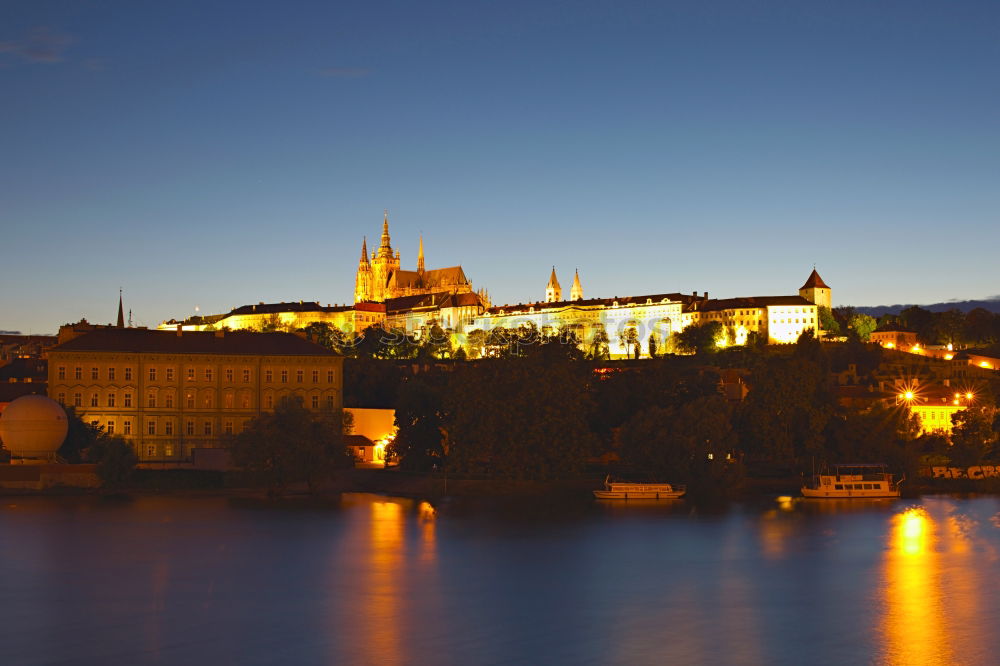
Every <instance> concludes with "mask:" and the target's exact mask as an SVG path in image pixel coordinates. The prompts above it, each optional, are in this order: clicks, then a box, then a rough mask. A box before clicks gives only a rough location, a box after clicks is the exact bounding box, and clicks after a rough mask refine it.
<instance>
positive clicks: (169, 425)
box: [163, 421, 174, 456]
mask: <svg viewBox="0 0 1000 666" xmlns="http://www.w3.org/2000/svg"><path fill="white" fill-rule="evenodd" d="M163 434H164V435H172V434H174V422H173V421H167V422H166V423H164V424H163ZM167 455H168V456H169V455H170V452H169V451H168V452H167Z"/></svg>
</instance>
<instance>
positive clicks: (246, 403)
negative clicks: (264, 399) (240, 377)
mask: <svg viewBox="0 0 1000 666" xmlns="http://www.w3.org/2000/svg"><path fill="white" fill-rule="evenodd" d="M240 407H242V408H243V409H249V408H250V396H248V395H247V394H246V393H244V394H243V395H242V396H240Z"/></svg>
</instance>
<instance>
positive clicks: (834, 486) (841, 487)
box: [833, 483, 844, 490]
mask: <svg viewBox="0 0 1000 666" xmlns="http://www.w3.org/2000/svg"><path fill="white" fill-rule="evenodd" d="M833 489H834V490H843V489H844V484H842V483H835V484H833Z"/></svg>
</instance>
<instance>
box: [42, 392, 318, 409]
mask: <svg viewBox="0 0 1000 666" xmlns="http://www.w3.org/2000/svg"><path fill="white" fill-rule="evenodd" d="M157 398H158V394H157V393H155V392H154V393H150V394H149V395H147V396H146V407H148V408H156V407H157V406H158V404H157V403H158V402H162V406H163V408H164V409H173V407H174V395H173V393H169V392H168V393H164V395H163V399H162V401H159V400H157ZM239 398H240V400H239V403H240V406H239V408H240V409H250V395H249V394H245V393H241V394H240V396H239ZM309 398H310V399H309V406H310V407H312V408H313V409H319V406H320V396H318V395H313V396H309ZM56 399H57V400H58V401H59V402H61V403H62V404H64V405H65V404H67V403H66V393H64V392H60V393H58V394H57V395H56ZM99 400H100V394H99V393H91V394H90V401H89V406H90V407H100V406H101V405H100V404H99ZM117 402H118V398H117V394H115V393H108V394H107V395H106V396H105V405H104V406H106V407H117V406H118V405H117ZM214 402H215V400H214V398H213V396H212V394H211V393H205V394H203V395H202V401H201V403H202V404H201V407H203V408H207V409H211V408H212V407H214V406H215V404H214ZM222 402H223V407H224V408H226V409H234V408H235V407H236V396H235V395H234V394H232V393H226V394H224V395H223V396H222ZM263 402H264V408H265V409H271V408H272V407H274V396H273V395H271V394H266V395H265V396H264V400H263ZM72 404H73V406H74V407H83V394H82V393H79V392H76V393H74V394H73V403H72ZM121 406H122V407H132V394H131V393H124V394H123V395H122V404H121ZM184 406H185V407H187V408H189V409H194V408H195V407H197V406H198V405H197V401H196V399H195V394H194V393H188V394H186V395H185V396H184ZM326 408H327V409H333V396H332V395H328V396H326Z"/></svg>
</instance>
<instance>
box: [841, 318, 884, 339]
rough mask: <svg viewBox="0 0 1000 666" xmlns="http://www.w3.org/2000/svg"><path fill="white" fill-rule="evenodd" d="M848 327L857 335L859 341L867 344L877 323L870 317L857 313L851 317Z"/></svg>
mask: <svg viewBox="0 0 1000 666" xmlns="http://www.w3.org/2000/svg"><path fill="white" fill-rule="evenodd" d="M848 327H849V328H850V329H851V330H852V331H854V332H855V333H856V334H857V336H858V339H859V340H861V341H862V342H868V339H869V338H870V337H871V334H872V331H874V330H875V329H876V328H877V327H878V322H877V321H875V318H874V317H872V316H871V315H866V314H862V313H858V314H855V315H852V316H851V319H850V322H849V323H848Z"/></svg>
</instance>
